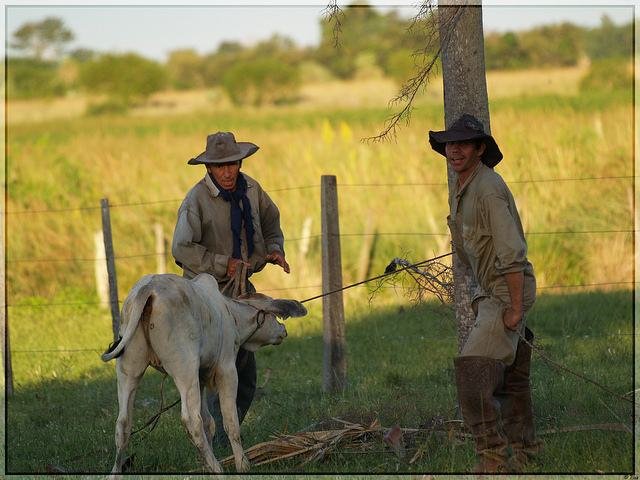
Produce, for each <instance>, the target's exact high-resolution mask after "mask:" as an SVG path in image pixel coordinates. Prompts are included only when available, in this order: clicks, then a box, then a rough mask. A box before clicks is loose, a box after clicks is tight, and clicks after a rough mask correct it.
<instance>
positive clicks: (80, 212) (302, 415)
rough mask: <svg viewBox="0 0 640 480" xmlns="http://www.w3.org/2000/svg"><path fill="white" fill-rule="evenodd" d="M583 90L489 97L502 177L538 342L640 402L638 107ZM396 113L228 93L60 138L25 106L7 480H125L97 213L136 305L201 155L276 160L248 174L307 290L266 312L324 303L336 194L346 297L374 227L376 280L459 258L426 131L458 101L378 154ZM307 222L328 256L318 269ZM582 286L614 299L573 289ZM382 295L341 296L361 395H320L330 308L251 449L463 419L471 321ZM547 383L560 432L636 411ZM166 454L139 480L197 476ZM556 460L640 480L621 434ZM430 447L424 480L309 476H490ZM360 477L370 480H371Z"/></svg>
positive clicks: (261, 405)
mask: <svg viewBox="0 0 640 480" xmlns="http://www.w3.org/2000/svg"><path fill="white" fill-rule="evenodd" d="M580 74H581V71H576V70H567V71H562V72H558V75H556V76H554V75H552V74H550V73H549V72H542V73H540V74H539V76H536V75H537V73H536V72H527V73H526V74H525V75H524V76H519V77H513V76H507V77H503V78H501V77H499V76H490V77H489V79H488V82H489V90H490V98H492V102H491V126H492V131H493V134H494V135H495V137H496V140H497V141H498V144H499V145H500V148H501V150H502V151H503V153H504V155H505V159H504V160H503V162H502V163H501V164H500V165H499V166H498V167H497V168H496V170H497V171H498V172H499V173H500V174H501V175H502V176H503V177H504V178H505V180H506V181H507V183H508V184H509V186H510V187H511V190H512V192H513V194H514V196H515V197H516V202H517V203H518V206H519V209H520V213H521V217H522V220H523V224H524V227H525V231H526V233H527V238H528V242H529V258H530V260H531V261H532V263H533V264H534V267H535V270H536V277H537V279H538V285H539V287H540V290H539V300H538V302H537V304H536V307H535V308H534V310H533V311H532V314H531V318H530V319H529V321H530V322H531V324H532V325H533V326H535V331H536V333H537V334H538V338H539V339H540V341H541V342H542V344H543V346H544V347H545V352H547V353H548V354H549V355H550V356H551V357H553V358H554V359H555V360H558V361H560V362H561V363H562V364H564V365H566V366H568V367H569V368H571V369H574V370H576V371H579V372H581V373H584V374H586V375H587V376H588V377H593V378H595V379H596V380H597V381H599V382H601V383H603V384H606V385H607V386H609V387H610V388H612V389H614V390H615V391H618V392H621V393H628V392H630V391H631V390H632V389H633V385H632V382H631V379H632V378H633V372H632V365H633V364H632V350H631V348H632V341H631V340H630V339H631V338H632V337H631V335H633V329H632V315H633V313H632V305H633V302H632V299H631V297H630V293H629V291H630V290H631V289H632V288H633V287H632V282H633V260H632V259H633V243H632V242H633V232H632V230H633V225H634V223H633V206H634V195H635V193H634V191H633V186H634V181H633V178H632V177H633V175H634V169H633V161H632V160H633V116H632V107H633V106H632V103H631V98H630V97H629V95H625V94H614V95H607V96H605V95H603V94H600V93H598V92H591V93H589V94H586V95H581V96H575V95H574V93H575V91H576V90H575V85H577V82H578V81H579V76H580ZM560 77H562V78H564V79H566V81H565V82H564V83H562V84H556V83H554V82H550V81H549V78H560ZM536 79H538V83H536ZM501 82H502V83H501ZM572 82H573V83H572ZM516 84H519V85H520V88H516V87H518V85H516ZM523 85H526V92H527V95H525V96H517V97H515V96H513V95H521V94H522V93H523V87H522V86H523ZM345 90H348V95H344V91H345ZM393 91H394V87H393V85H390V84H389V83H388V82H381V83H378V84H374V83H371V82H369V83H367V84H360V85H358V84H353V85H351V84H350V85H340V86H338V85H330V86H329V88H328V89H324V90H323V89H321V88H320V87H319V86H317V85H315V86H307V87H306V89H305V90H304V99H303V102H302V103H301V104H300V105H297V106H286V107H278V108H266V107H265V108H262V109H259V110H253V109H248V108H247V109H232V108H230V106H229V105H228V102H227V101H226V100H225V99H224V98H223V97H221V96H220V95H219V93H217V92H200V93H199V94H198V95H197V96H196V94H194V93H193V92H190V93H188V94H185V96H186V100H185V101H184V103H181V102H180V101H179V99H180V98H181V97H179V96H176V97H175V98H174V99H171V98H168V97H167V98H163V101H162V102H161V106H160V107H159V108H156V109H147V110H146V111H144V112H136V113H134V114H133V115H131V116H129V117H108V116H105V117H78V116H72V115H71V114H67V115H62V116H60V114H57V116H56V114H55V112H53V110H46V109H44V110H42V112H43V113H42V115H41V118H40V119H38V121H33V119H34V118H36V115H30V114H28V112H29V108H33V105H25V104H12V103H10V104H9V106H8V118H9V123H8V126H7V169H6V175H7V178H6V184H7V200H6V201H7V257H6V259H7V301H8V304H9V309H8V324H9V330H10V333H11V345H12V348H13V350H14V355H13V366H14V375H15V376H14V381H15V388H16V396H15V397H14V398H12V399H9V402H8V408H7V441H8V444H7V457H6V465H7V467H8V468H9V469H10V470H11V471H12V472H14V473H16V472H20V473H25V474H27V476H26V477H25V478H35V477H34V475H35V473H36V472H44V471H46V470H47V468H49V469H50V468H51V465H54V466H55V465H58V464H63V466H64V467H65V468H67V469H70V470H68V471H73V472H87V473H96V472H105V471H107V470H108V469H109V468H110V465H111V461H112V459H113V424H114V421H115V418H116V415H117V402H116V394H115V389H116V384H115V372H114V368H113V366H112V365H110V366H105V365H104V364H102V363H101V362H100V360H99V353H100V352H101V351H102V350H103V349H104V348H106V345H107V343H108V342H109V341H110V338H111V336H112V334H111V320H110V316H109V313H108V311H106V310H103V309H101V308H100V307H98V306H96V305H95V302H96V301H97V295H96V293H95V286H94V271H93V268H94V267H93V259H94V258H95V252H94V245H93V234H94V232H95V231H96V230H99V229H100V228H101V215H100V209H99V205H100V204H99V200H100V199H101V198H105V197H106V198H109V202H110V204H111V205H112V208H111V224H112V229H113V239H114V246H115V253H116V257H117V261H116V267H117V274H118V286H119V289H120V298H124V296H125V295H126V292H127V291H128V290H129V288H130V287H131V286H132V285H133V283H134V282H135V281H136V280H137V279H138V278H139V277H140V276H142V275H143V274H146V273H150V272H153V271H155V269H156V258H155V256H154V255H153V254H154V252H155V245H154V244H155V240H154V238H153V225H154V224H155V223H160V224H161V225H162V226H163V227H164V232H165V241H166V243H167V245H168V244H170V241H171V236H172V232H173V228H174V224H175V218H176V212H177V209H178V207H179V205H180V202H181V200H182V198H183V197H184V195H185V194H186V192H187V191H188V190H189V188H191V187H192V186H193V185H194V184H195V183H196V182H197V181H199V180H200V178H202V176H203V175H204V169H203V168H198V167H192V166H188V165H187V164H186V162H187V161H188V160H189V159H190V158H191V157H193V156H195V155H197V154H199V153H200V152H201V151H202V150H204V147H205V138H206V135H207V134H209V133H212V132H215V131H218V130H228V131H233V132H234V133H235V134H236V137H237V138H238V139H239V140H241V141H242V140H248V141H252V142H255V143H257V144H258V145H260V147H261V149H260V151H259V152H258V153H257V154H256V155H254V156H252V157H251V158H249V159H247V160H246V161H245V163H244V165H243V171H245V172H246V173H248V174H249V175H251V176H254V177H255V178H257V179H258V180H259V181H260V182H261V184H262V185H263V186H264V187H265V189H266V190H267V191H268V192H269V193H270V195H271V196H272V198H273V199H274V200H275V202H276V203H277V204H278V206H279V208H280V210H281V213H282V224H283V229H284V232H285V236H286V238H287V242H286V244H285V248H286V250H287V258H288V261H289V263H290V264H291V266H292V273H291V274H290V275H285V274H284V273H282V271H281V270H280V269H277V268H274V267H269V266H268V267H267V268H266V269H265V271H264V272H262V273H260V274H259V275H256V277H255V278H254V283H255V284H256V286H257V288H258V289H259V290H261V291H264V292H265V293H269V294H271V295H272V296H278V297H289V298H297V299H305V298H308V297H311V296H313V295H316V294H318V293H320V290H321V289H320V284H321V275H320V239H319V234H320V189H319V185H320V177H321V176H322V175H329V174H331V175H336V176H337V179H338V184H339V194H338V196H339V203H340V229H341V234H342V238H341V242H342V255H343V269H344V272H343V276H344V283H345V284H350V283H351V282H353V281H354V280H355V279H356V276H357V272H358V271H359V269H360V265H359V259H360V258H361V253H362V245H363V243H364V242H363V237H362V234H363V233H364V232H365V229H366V225H367V219H368V218H369V216H370V214H372V215H373V218H374V230H373V232H374V234H375V236H374V241H373V247H372V251H371V252H370V257H371V264H370V266H369V271H368V275H369V276H375V275H379V274H380V273H382V272H383V271H384V268H385V266H386V265H387V263H388V262H389V261H391V260H392V259H393V258H394V257H407V258H408V259H410V260H414V261H420V260H424V259H427V258H431V257H433V256H435V255H438V254H441V253H444V252H448V251H449V243H448V242H449V236H448V233H447V228H446V222H445V218H446V215H447V210H448V208H447V186H446V165H445V161H444V159H443V158H442V157H440V156H438V155H437V154H436V153H434V152H433V151H432V150H431V148H430V147H429V144H428V140H427V132H428V131H429V130H432V129H442V128H443V124H442V123H443V121H442V119H443V112H442V108H441V106H440V101H441V100H440V98H441V97H440V95H441V92H440V91H439V90H438V89H437V88H435V90H428V91H427V92H426V94H425V95H424V97H423V98H421V100H420V103H419V104H418V107H419V108H418V109H417V110H416V111H415V112H414V115H413V118H412V121H411V124H410V125H409V126H405V127H403V128H402V129H401V130H400V132H399V135H398V137H397V141H395V142H390V143H375V142H374V143H368V142H363V141H362V139H364V138H368V137H371V136H373V135H376V134H378V133H379V132H380V131H381V130H382V127H383V125H384V121H385V119H386V118H387V116H388V114H389V110H388V109H387V107H386V102H387V101H388V100H389V97H390V95H393ZM492 92H493V93H492ZM176 99H177V100H176ZM172 103H174V104H175V106H174V107H169V105H170V104H172ZM50 107H51V109H53V108H54V106H50ZM43 108H44V107H43ZM74 108H76V107H74ZM77 111H80V109H79V108H78V109H77ZM307 217H311V219H312V236H311V239H310V244H309V250H308V252H307V253H306V255H305V256H303V255H302V253H303V252H301V246H302V243H303V242H302V241H301V236H302V227H303V224H304V222H305V219H306V218H307ZM166 262H167V267H168V271H171V272H175V273H179V270H178V268H177V266H176V265H175V264H174V263H173V260H172V259H171V257H170V255H167V258H166ZM580 285H597V286H598V289H597V290H593V289H589V288H578V289H576V288H574V287H576V286H580ZM373 286H375V285H368V286H364V287H358V288H354V289H350V290H348V291H347V292H346V294H345V302H346V305H347V335H348V343H349V351H348V358H349V367H348V371H349V389H348V391H347V392H345V394H343V395H336V396H333V395H323V394H322V392H321V384H320V382H321V380H320V379H321V373H320V372H321V361H320V360H319V359H321V358H322V355H321V349H322V340H321V336H320V332H321V322H322V320H321V306H320V305H319V303H318V302H310V303H308V304H307V306H308V308H309V311H310V313H309V315H308V316H307V317H305V319H303V320H293V319H292V320H289V321H288V324H287V325H288V330H289V333H290V337H289V338H288V339H287V341H286V342H284V343H283V345H281V346H280V347H278V348H266V349H263V350H261V351H260V352H259V360H258V364H259V367H260V371H259V379H262V378H263V376H264V375H265V369H266V368H267V367H270V368H272V377H271V380H270V383H269V384H268V386H267V387H266V389H265V390H262V391H261V392H260V395H259V396H258V398H257V399H256V402H255V404H254V407H252V410H251V412H250V416H249V417H248V418H247V421H246V423H245V425H244V426H243V432H244V433H243V434H244V435H245V447H247V446H250V445H252V444H254V443H257V442H259V441H267V440H268V439H269V438H270V436H271V435H273V434H274V433H275V432H283V431H285V430H286V431H288V432H294V431H297V430H299V429H302V428H305V427H307V426H308V425H310V424H311V423H313V422H315V421H318V420H321V419H323V418H330V417H331V416H341V417H343V418H346V419H352V420H361V421H365V420H366V419H369V418H371V417H372V416H378V417H380V420H381V423H382V424H383V425H385V426H390V425H392V424H393V423H394V422H398V423H401V424H402V426H417V425H419V424H420V423H421V422H424V421H428V420H429V419H430V418H432V417H433V416H434V415H435V413H438V414H441V415H443V416H450V417H453V416H455V405H456V400H455V389H454V387H453V372H452V369H451V365H450V358H451V357H452V356H455V348H456V347H455V345H456V341H455V326H454V323H453V320H452V319H451V317H442V316H440V315H434V314H433V313H432V312H429V311H423V310H422V306H421V307H420V308H418V310H416V311H413V310H411V309H410V308H409V307H410V304H409V303H410V302H409V300H408V299H407V298H406V296H405V293H404V291H403V289H402V288H401V287H402V285H400V284H399V285H398V288H396V289H393V288H388V289H383V290H381V291H379V292H377V293H376V294H375V295H374V296H373V297H372V298H371V288H372V287H373ZM620 289H622V290H620ZM369 300H370V301H369ZM401 308H402V311H401V310H400V309H401ZM533 377H534V378H535V380H534V381H535V383H536V385H535V387H534V388H535V390H534V402H536V405H538V407H536V415H537V417H536V421H537V422H538V424H539V426H540V428H542V429H557V428H563V427H567V426H575V425H576V424H578V423H579V424H593V423H607V422H609V423H612V422H619V423H629V422H631V413H632V412H631V410H630V409H629V408H627V406H626V405H625V404H624V403H620V401H619V400H617V399H612V398H610V397H609V396H608V395H607V394H604V393H602V392H600V391H599V390H597V388H596V387H591V386H585V385H584V384H582V383H581V382H580V381H579V380H576V379H575V378H574V377H572V376H570V375H569V374H564V373H561V372H559V371H558V370H556V369H555V368H553V367H551V366H550V365H548V364H547V363H545V362H543V361H542V360H540V359H539V358H537V359H536V360H535V366H534V373H533ZM159 383H160V376H159V375H158V374H156V373H154V372H150V373H149V374H147V377H145V381H143V385H142V386H141V390H140V391H139V394H138V401H137V404H136V418H138V419H139V420H138V421H139V422H141V421H142V419H143V418H144V419H146V418H148V417H150V416H151V415H153V414H155V413H156V411H157V409H158V389H159ZM166 388H167V389H168V390H167V391H165V397H166V398H172V397H175V395H177V393H176V391H175V388H174V387H172V385H169V386H168V387H166ZM264 419H268V420H269V421H268V422H265V421H264ZM87 432H90V433H87ZM150 438H151V442H152V443H151V445H153V447H151V448H149V447H146V446H145V447H143V448H141V449H138V450H137V451H138V457H137V458H138V460H137V461H136V468H135V471H138V472H167V473H173V472H176V471H177V472H191V473H196V474H197V473H198V472H199V471H198V470H196V471H195V472H194V469H197V466H198V462H199V460H198V457H197V454H196V453H195V451H194V450H193V447H192V446H191V444H190V442H189V441H188V439H187V438H186V435H185V434H184V431H183V429H182V427H181V424H180V419H179V411H178V410H174V411H170V412H168V413H167V414H166V416H165V417H163V420H162V421H161V422H160V424H159V426H158V427H157V430H156V431H154V433H153V434H152V436H151V437H150ZM545 440H546V442H547V445H548V452H549V455H548V456H547V457H545V460H543V462H542V463H541V464H539V465H538V466H534V467H532V469H531V471H530V472H529V473H554V472H561V473H562V472H572V473H574V474H578V473H592V472H595V471H599V470H602V471H605V472H617V473H628V472H630V471H631V469H632V467H633V455H634V452H633V439H632V438H631V436H629V435H625V434H621V433H620V432H601V431H593V432H577V433H561V434H556V435H550V436H548V437H546V438H545ZM423 447H424V452H425V454H424V456H423V458H422V460H421V461H420V462H419V463H418V464H416V465H415V466H413V467H407V466H406V465H398V464H397V462H396V461H395V459H394V457H393V456H390V455H389V454H388V452H384V449H383V447H382V446H381V451H380V452H377V453H374V454H372V455H368V456H367V455H363V456H361V457H357V456H346V457H342V458H337V459H336V458H329V459H327V461H326V463H324V464H320V465H314V466H311V467H305V468H309V469H310V471H313V472H317V473H320V474H326V473H327V472H335V471H339V472H341V471H348V472H352V473H353V474H355V475H354V476H353V477H349V478H368V476H369V475H370V474H371V473H380V472H383V473H390V472H395V471H396V468H398V469H399V470H398V471H400V472H404V473H410V474H412V475H417V474H419V473H421V472H433V471H438V472H453V473H455V472H461V471H465V470H466V469H467V468H468V467H469V465H470V464H471V462H473V458H472V457H473V453H472V451H471V445H470V444H469V443H466V444H464V445H452V444H446V443H443V442H442V441H441V440H440V439H437V438H430V439H424V444H423ZM105 450H106V451H105ZM70 452H71V453H70ZM74 452H78V454H75V453H74ZM158 452H162V453H161V454H159V453H158ZM344 455H348V454H347V453H346V452H345V454H344ZM76 456H79V457H80V459H78V460H75V459H73V458H75V457H76ZM70 459H73V460H70ZM194 465H195V466H194ZM305 468H302V469H298V467H296V466H295V464H290V463H285V464H278V465H274V466H272V467H267V468H265V469H263V470H260V471H259V473H260V475H258V476H256V477H252V478H267V477H268V476H269V475H268V474H269V473H270V472H278V471H289V472H296V473H301V472H302V473H305ZM54 471H55V470H54ZM362 472H366V473H367V474H366V475H363V476H360V475H358V474H361V473H362ZM262 473H264V474H265V476H262V475H261V474H262ZM132 478H136V477H132ZM167 478H171V477H167ZM180 478H184V476H181V477H180ZM303 478H305V476H303ZM314 478H315V476H314ZM331 478H334V477H333V476H331ZM338 478H340V477H338Z"/></svg>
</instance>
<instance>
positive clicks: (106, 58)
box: [79, 53, 166, 103]
mask: <svg viewBox="0 0 640 480" xmlns="http://www.w3.org/2000/svg"><path fill="white" fill-rule="evenodd" d="M79 82H80V84H81V85H82V86H84V87H85V88H86V89H87V90H89V91H91V92H96V93H106V94H108V95H110V96H112V97H114V98H119V99H121V100H122V101H124V102H125V103H128V102H130V101H132V100H136V99H145V98H147V97H148V96H149V95H151V94H152V93H154V92H157V91H160V90H162V89H163V88H164V87H165V86H166V71H165V69H164V68H163V67H162V66H161V65H160V64H159V63H157V62H154V61H151V60H147V59H145V58H143V57H141V56H139V55H137V54H134V53H126V54H122V55H117V54H105V55H102V56H100V57H99V58H97V59H95V60H90V61H88V62H86V63H85V64H83V65H82V66H81V68H80V73H79Z"/></svg>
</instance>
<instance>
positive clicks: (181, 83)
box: [167, 50, 205, 90]
mask: <svg viewBox="0 0 640 480" xmlns="http://www.w3.org/2000/svg"><path fill="white" fill-rule="evenodd" d="M167 73H168V75H169V79H170V82H171V84H172V85H173V87H174V88H176V89H178V90H187V89H192V88H203V87H204V86H205V59H204V58H203V57H201V56H199V55H198V54H197V53H196V52H195V51H194V50H176V51H173V52H171V54H170V55H169V61H168V62H167Z"/></svg>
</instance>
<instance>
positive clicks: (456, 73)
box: [438, 0, 491, 353]
mask: <svg viewBox="0 0 640 480" xmlns="http://www.w3.org/2000/svg"><path fill="white" fill-rule="evenodd" d="M463 5H464V7H463V8H459V7H461V6H463ZM438 16H439V28H440V42H441V45H442V81H443V88H444V120H445V126H448V125H449V124H450V123H451V121H452V120H453V119H455V118H456V117H458V116H459V115H461V114H463V113H469V114H471V115H473V116H475V117H476V118H478V119H479V120H480V121H481V122H482V123H483V124H484V126H485V130H486V131H487V132H488V133H489V132H490V131H491V129H490V126H489V99H488V95H487V81H486V76H485V65H484V33H483V28H482V2H481V1H480V0H467V1H465V0H439V1H438ZM447 177H448V182H449V189H451V188H455V185H454V182H455V181H456V174H455V172H453V171H452V170H451V168H450V167H449V166H447ZM453 278H454V284H455V290H454V291H455V305H456V321H457V324H458V353H460V352H461V351H462V348H463V347H464V344H465V343H466V341H467V338H468V336H469V331H470V330H471V328H472V327H473V324H474V321H475V316H474V314H473V311H472V310H471V299H472V297H473V292H474V290H475V288H476V285H477V282H476V279H475V277H474V275H473V272H472V271H471V269H469V268H467V267H466V266H465V265H464V264H463V263H462V262H461V261H460V260H459V259H458V256H457V255H455V253H454V255H453Z"/></svg>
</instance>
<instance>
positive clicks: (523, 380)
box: [496, 328, 543, 472]
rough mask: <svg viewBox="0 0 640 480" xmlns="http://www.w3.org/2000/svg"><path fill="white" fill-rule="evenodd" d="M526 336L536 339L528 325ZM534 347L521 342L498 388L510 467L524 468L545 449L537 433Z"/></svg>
mask: <svg viewBox="0 0 640 480" xmlns="http://www.w3.org/2000/svg"><path fill="white" fill-rule="evenodd" d="M525 339H526V340H527V341H528V342H529V343H531V342H533V332H531V330H529V329H528V328H525ZM530 372H531V347H530V346H529V345H528V344H527V343H526V342H524V341H520V343H519V344H518V350H517V352H516V358H515V360H514V362H513V365H510V366H509V367H507V368H506V370H505V375H504V382H503V384H502V388H501V389H500V390H498V392H496V398H497V399H498V401H499V402H500V409H501V412H502V421H503V423H504V431H505V433H506V435H507V439H508V440H509V443H510V444H511V448H512V450H513V456H512V457H511V459H509V468H510V470H511V471H515V472H517V471H521V470H522V468H523V467H524V466H525V465H526V464H527V463H529V462H530V461H531V460H532V459H534V458H535V457H536V456H537V455H539V454H540V453H542V446H543V442H542V440H541V439H540V438H538V437H537V436H536V430H535V426H534V422H533V408H532V404H531V387H530V381H529V375H530Z"/></svg>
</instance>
